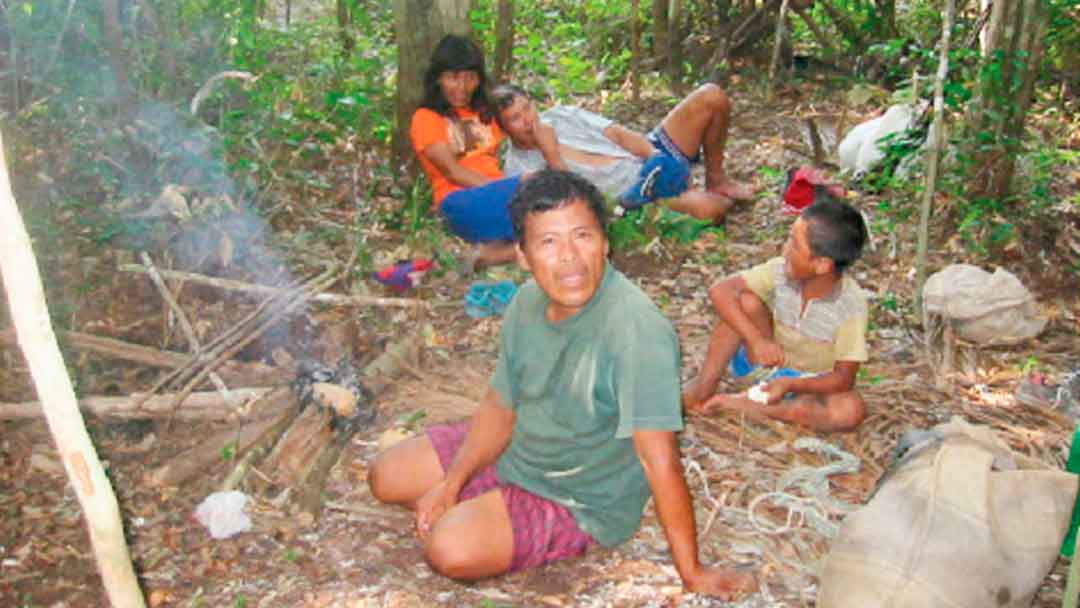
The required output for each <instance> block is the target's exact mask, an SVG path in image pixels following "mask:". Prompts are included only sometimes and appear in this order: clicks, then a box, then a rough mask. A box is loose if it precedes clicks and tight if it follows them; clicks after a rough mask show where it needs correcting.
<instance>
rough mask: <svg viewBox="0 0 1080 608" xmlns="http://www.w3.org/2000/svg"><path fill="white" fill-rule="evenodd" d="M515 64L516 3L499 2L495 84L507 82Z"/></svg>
mask: <svg viewBox="0 0 1080 608" xmlns="http://www.w3.org/2000/svg"><path fill="white" fill-rule="evenodd" d="M513 62H514V2H513V0H499V16H498V21H497V22H496V23H495V70H494V78H495V82H506V81H507V80H508V79H509V76H510V69H511V68H512V67H513Z"/></svg>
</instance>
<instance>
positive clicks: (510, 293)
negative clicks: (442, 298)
mask: <svg viewBox="0 0 1080 608" xmlns="http://www.w3.org/2000/svg"><path fill="white" fill-rule="evenodd" d="M515 293H517V285H516V284H514V282H513V281H511V280H509V279H508V280H505V281H476V282H475V283H473V284H472V285H470V286H469V291H467V292H466V293H465V314H467V315H469V316H470V317H472V318H474V319H483V318H484V317H490V316H492V315H501V314H502V313H503V311H504V310H506V307H507V306H508V305H509V304H510V301H511V300H513V299H514V294H515Z"/></svg>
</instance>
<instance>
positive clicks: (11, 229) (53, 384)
mask: <svg viewBox="0 0 1080 608" xmlns="http://www.w3.org/2000/svg"><path fill="white" fill-rule="evenodd" d="M107 3H108V2H107ZM114 8H115V4H114ZM0 225H2V226H4V229H3V230H0V274H2V276H3V279H4V288H5V291H6V292H7V298H8V307H9V309H10V312H11V317H12V320H13V322H14V324H15V328H16V331H17V333H18V336H19V345H20V346H21V347H22V350H23V354H24V356H25V357H26V361H27V363H28V364H29V366H30V374H31V376H32V377H33V379H34V386H35V387H36V388H37V392H38V395H39V396H40V397H41V400H42V403H43V404H44V406H45V418H46V422H47V423H48V425H49V431H50V432H51V433H52V436H53V441H54V442H55V443H56V449H57V452H59V454H60V457H61V459H62V460H63V463H64V469H65V470H66V471H67V475H68V480H69V481H70V482H71V486H72V487H73V488H74V489H75V495H76V496H77V497H78V499H79V504H80V505H81V506H82V509H83V513H84V514H85V516H86V523H87V528H88V530H89V532H90V545H91V547H92V548H93V551H94V557H95V558H96V560H97V565H98V571H99V572H100V573H101V579H102V581H103V582H104V584H105V592H106V594H107V595H108V598H109V601H110V602H111V603H112V605H113V606H124V607H127V606H132V607H135V608H139V607H142V606H145V605H146V604H145V602H144V600H143V596H142V591H141V590H140V589H139V582H138V580H137V579H136V578H135V570H134V568H132V565H131V557H130V554H129V553H128V547H127V542H126V541H125V540H124V524H123V522H122V521H121V519H120V508H119V506H118V505H117V504H116V495H115V494H113V490H112V486H110V485H109V479H108V478H107V477H105V471H104V469H102V467H101V461H100V460H98V457H97V452H96V451H95V450H94V446H93V444H92V443H91V442H90V436H89V434H87V432H86V426H85V424H84V423H83V418H82V414H80V413H79V406H78V405H77V403H76V401H75V391H74V389H73V388H72V386H71V378H69V377H68V373H67V369H66V368H65V367H64V360H63V358H62V357H61V356H60V347H59V346H57V344H56V336H55V335H53V328H52V323H51V322H50V320H49V309H48V305H47V304H46V303H45V292H44V288H43V287H42V284H41V275H40V273H39V272H38V266H37V260H36V259H34V252H33V250H32V249H31V248H30V236H29V235H28V234H27V233H26V226H25V225H24V224H23V221H22V217H21V216H20V215H19V209H18V207H17V206H16V205H15V198H14V196H13V195H12V193H11V183H10V180H9V177H8V172H7V159H6V158H5V157H4V151H3V138H2V137H0Z"/></svg>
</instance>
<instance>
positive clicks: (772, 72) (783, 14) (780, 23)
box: [765, 0, 788, 103]
mask: <svg viewBox="0 0 1080 608" xmlns="http://www.w3.org/2000/svg"><path fill="white" fill-rule="evenodd" d="M787 14H788V0H784V1H783V2H781V3H780V17H779V18H778V19H777V20H776V40H775V41H774V42H773V52H772V61H770V62H769V83H768V85H766V87H767V88H766V89H765V99H766V100H767V101H768V102H770V103H771V102H772V100H773V94H774V93H775V91H776V69H777V67H778V66H779V65H780V47H782V46H783V45H784V36H785V35H787V32H786V31H785V28H784V25H785V24H786V23H787Z"/></svg>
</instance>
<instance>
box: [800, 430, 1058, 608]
mask: <svg viewBox="0 0 1080 608" xmlns="http://www.w3.org/2000/svg"><path fill="white" fill-rule="evenodd" d="M934 431H935V433H934V434H935V435H937V437H938V438H936V439H929V440H926V441H923V443H922V444H920V445H919V446H916V447H914V448H912V449H911V451H910V452H909V454H908V455H907V456H905V457H904V458H901V459H900V460H899V461H898V463H897V466H894V467H893V469H891V470H890V472H889V473H888V474H887V476H886V478H885V479H884V480H883V482H882V483H880V484H879V486H878V490H877V492H876V493H875V494H874V496H873V497H872V498H871V499H870V501H869V502H868V503H867V504H866V505H865V506H863V507H862V508H860V509H859V510H858V511H856V512H855V513H852V514H851V515H849V516H848V517H847V518H846V519H845V520H844V523H843V525H842V527H841V529H840V534H839V535H838V536H837V538H836V540H835V541H834V542H833V545H832V547H831V548H830V551H829V554H828V556H827V557H826V559H825V562H824V565H823V569H822V572H821V585H820V592H819V594H818V601H817V605H818V606H819V607H820V608H875V607H886V606H887V607H889V608H926V607H929V606H934V607H937V606H940V607H948V608H986V607H988V606H995V607H1007V608H1009V607H1011V608H1020V607H1027V606H1030V605H1031V600H1032V597H1033V596H1034V594H1035V591H1036V590H1037V589H1038V587H1039V585H1040V584H1041V583H1042V581H1043V579H1044V578H1045V577H1046V575H1047V573H1048V572H1049V571H1050V569H1051V568H1052V567H1053V565H1054V562H1055V560H1056V559H1057V555H1058V550H1059V549H1060V547H1061V541H1062V539H1063V538H1064V536H1065V531H1066V529H1067V528H1068V525H1069V518H1070V515H1071V513H1072V508H1073V501H1074V500H1075V498H1076V492H1077V477H1076V476H1075V475H1072V474H1070V473H1066V472H1064V471H1060V470H1054V469H1049V468H1047V467H1046V466H1045V465H1043V464H1042V463H1040V462H1038V461H1035V460H1032V459H1029V458H1025V457H1023V456H1021V455H1018V454H1014V453H1012V452H1011V450H1009V448H1008V447H1007V446H1006V445H1005V444H1004V443H1002V441H1001V440H1000V439H998V438H997V436H996V435H994V433H993V432H992V431H991V430H990V429H988V428H986V427H982V426H972V425H970V424H968V423H966V422H964V421H962V420H960V419H958V418H955V419H953V420H952V421H951V422H949V423H947V424H943V425H940V426H938V427H936V428H935V429H934Z"/></svg>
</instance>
